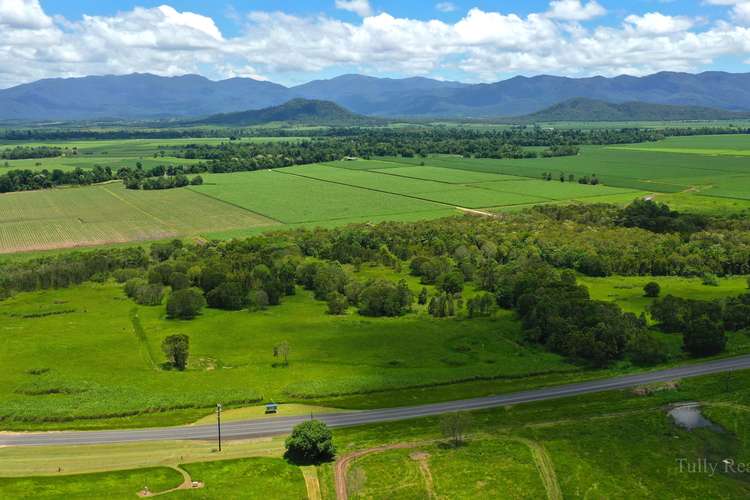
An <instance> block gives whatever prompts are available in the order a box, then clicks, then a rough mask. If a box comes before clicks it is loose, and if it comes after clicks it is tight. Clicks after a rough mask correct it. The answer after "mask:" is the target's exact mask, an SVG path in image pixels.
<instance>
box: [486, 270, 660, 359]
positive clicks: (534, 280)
mask: <svg viewBox="0 0 750 500" xmlns="http://www.w3.org/2000/svg"><path fill="white" fill-rule="evenodd" d="M494 291H495V294H496V297H497V302H498V304H500V305H501V306H502V307H506V308H510V309H513V310H514V311H516V313H517V314H518V316H519V318H520V319H521V324H522V327H523V332H524V336H525V337H526V339H527V341H529V342H533V343H538V344H541V345H543V346H545V347H546V348H547V349H549V350H551V351H553V352H556V353H558V354H561V355H563V356H567V357H570V358H573V359H578V360H583V361H585V362H588V363H590V364H592V365H594V366H599V367H602V366H607V365H609V364H611V363H612V362H614V361H617V360H620V359H623V358H624V357H626V356H628V355H629V356H630V358H631V359H632V360H633V361H635V362H644V361H645V360H650V359H651V358H653V359H654V360H659V361H661V360H663V359H665V358H666V348H665V347H664V346H662V345H660V344H658V343H657V342H655V339H653V338H650V339H646V337H650V335H649V332H648V331H647V325H646V321H645V319H643V318H638V317H636V316H635V315H634V314H632V313H623V312H622V310H621V309H620V308H619V306H617V305H616V304H613V303H610V302H600V301H595V300H592V299H591V298H590V297H589V294H588V290H587V289H586V287H584V286H580V285H578V284H577V283H576V279H575V275H574V274H573V273H571V272H569V271H564V272H562V273H561V272H559V271H557V270H555V269H553V268H552V267H550V266H549V265H546V264H544V263H543V262H541V261H539V260H537V259H529V260H522V261H519V262H517V263H514V264H511V265H509V266H506V267H505V268H504V269H503V270H502V272H501V273H500V275H499V279H498V282H497V284H496V286H495V288H494ZM642 351H646V352H642Z"/></svg>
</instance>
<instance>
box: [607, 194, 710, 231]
mask: <svg viewBox="0 0 750 500" xmlns="http://www.w3.org/2000/svg"><path fill="white" fill-rule="evenodd" d="M619 223H620V224H621V225H623V226H625V227H639V228H641V229H646V230H648V231H652V232H655V233H694V232H696V231H699V230H701V229H704V228H705V227H706V226H707V225H708V220H707V219H706V217H703V216H700V215H691V214H680V213H679V212H675V211H673V210H670V208H669V207H668V206H667V205H666V204H664V203H657V202H655V201H653V200H645V199H638V200H635V201H634V202H633V203H631V204H630V205H628V206H627V207H626V208H625V209H624V210H623V211H622V213H621V215H620V220H619Z"/></svg>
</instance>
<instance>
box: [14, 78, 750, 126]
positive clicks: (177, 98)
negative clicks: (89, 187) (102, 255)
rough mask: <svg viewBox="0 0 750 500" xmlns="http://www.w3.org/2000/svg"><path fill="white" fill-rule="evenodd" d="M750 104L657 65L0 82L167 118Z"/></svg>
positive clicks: (57, 106)
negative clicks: (482, 80)
mask: <svg viewBox="0 0 750 500" xmlns="http://www.w3.org/2000/svg"><path fill="white" fill-rule="evenodd" d="M581 97H585V98H588V99H593V100H599V101H605V102H608V103H613V104H622V103H628V102H634V101H639V102H643V103H651V104H664V105H676V106H693V107H703V108H715V109H722V110H726V111H750V73H723V72H706V73H700V74H689V73H671V72H662V73H657V74H654V75H649V76H645V77H632V76H618V77H615V78H605V77H591V78H567V77H556V76H535V77H520V76H519V77H515V78H511V79H509V80H504V81H500V82H497V83H491V84H465V83H459V82H446V81H439V80H432V79H428V78H404V79H390V78H374V77H368V76H362V75H343V76H339V77H336V78H332V79H330V80H316V81H313V82H310V83H306V84H303V85H299V86H295V87H285V86H282V85H279V84H275V83H271V82H266V81H259V80H253V79H250V78H231V79H228V80H222V81H211V80H209V79H207V78H204V77H202V76H198V75H184V76H178V77H160V76H156V75H151V74H139V73H135V74H130V75H122V76H88V77H82V78H66V79H63V78H54V79H45V80H39V81H36V82H33V83H28V84H23V85H18V86H16V87H12V88H9V89H4V90H0V120H6V121H8V120H19V121H45V120H46V121H49V120H65V121H72V120H104V119H125V120H142V119H148V120H153V119H166V118H185V117H201V116H209V115H213V114H217V113H233V112H238V111H246V110H255V109H262V108H267V107H272V106H278V105H281V104H284V103H286V102H288V101H290V100H293V99H295V98H305V99H312V100H326V101H332V102H334V103H336V104H338V105H340V106H343V107H345V108H347V109H348V110H350V111H351V112H353V113H357V114H361V115H369V116H380V117H391V118H392V117H425V118H427V117H444V118H493V117H511V116H522V115H528V114H532V113H536V112H539V111H541V110H544V109H545V108H548V107H550V106H554V105H556V104H560V103H563V102H565V101H569V100H571V99H576V98H581Z"/></svg>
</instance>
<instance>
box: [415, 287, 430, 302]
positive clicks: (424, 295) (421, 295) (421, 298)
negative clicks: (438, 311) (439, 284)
mask: <svg viewBox="0 0 750 500" xmlns="http://www.w3.org/2000/svg"><path fill="white" fill-rule="evenodd" d="M427 296H428V293H427V288H426V287H422V290H420V292H419V297H418V298H417V303H418V304H419V305H420V306H423V305H425V304H427Z"/></svg>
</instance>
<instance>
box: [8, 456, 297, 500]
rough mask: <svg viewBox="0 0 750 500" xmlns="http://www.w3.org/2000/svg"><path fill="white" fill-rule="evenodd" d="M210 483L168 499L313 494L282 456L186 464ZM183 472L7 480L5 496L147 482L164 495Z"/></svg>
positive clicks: (58, 494)
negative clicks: (163, 492)
mask: <svg viewBox="0 0 750 500" xmlns="http://www.w3.org/2000/svg"><path fill="white" fill-rule="evenodd" d="M182 467H183V468H184V469H185V470H186V471H187V472H188V473H189V474H190V476H191V478H192V479H193V480H194V481H201V482H203V483H204V487H203V488H200V489H193V490H178V491H174V492H172V493H169V494H168V496H167V498H237V499H239V498H264V497H267V496H268V495H269V494H271V495H272V496H273V498H283V499H290V500H292V499H299V500H303V499H306V498H307V490H306V488H305V481H304V479H303V477H302V472H301V471H300V469H299V467H297V466H294V465H290V464H288V463H287V462H285V461H284V460H282V459H280V458H264V457H256V458H246V459H240V460H224V461H215V462H199V463H193V464H189V465H184V466H182ZM182 480H183V479H182V475H181V474H180V473H179V472H178V471H176V470H175V469H172V468H168V467H159V468H150V469H137V470H128V471H119V472H102V473H96V474H79V475H73V476H58V477H45V476H37V477H26V478H1V477H0V497H2V498H5V499H20V498H45V499H46V498H50V499H52V498H56V499H57V498H66V499H67V498H74V499H88V498H112V499H130V498H136V493H137V492H139V491H141V490H142V489H143V487H144V486H148V488H149V490H150V491H152V492H154V493H159V492H162V491H165V490H168V489H172V488H174V487H176V486H178V485H180V484H181V483H182Z"/></svg>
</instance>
